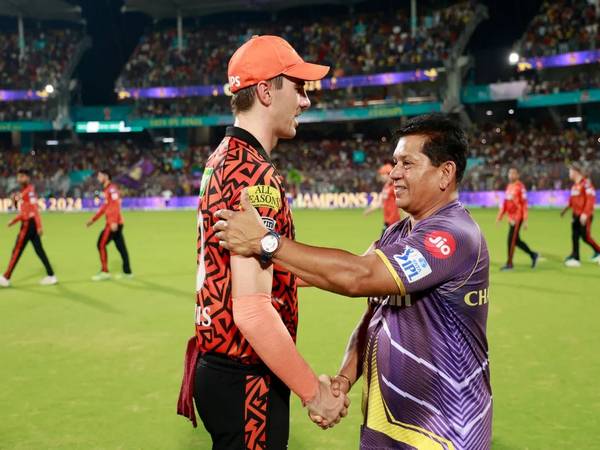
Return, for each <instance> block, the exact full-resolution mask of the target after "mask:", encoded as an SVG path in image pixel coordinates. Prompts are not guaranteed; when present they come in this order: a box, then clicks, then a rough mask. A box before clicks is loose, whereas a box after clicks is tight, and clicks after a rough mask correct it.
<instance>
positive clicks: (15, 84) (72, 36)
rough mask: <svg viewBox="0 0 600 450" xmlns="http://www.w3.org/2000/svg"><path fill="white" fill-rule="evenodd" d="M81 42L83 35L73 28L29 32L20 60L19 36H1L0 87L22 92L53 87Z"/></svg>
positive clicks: (13, 34) (9, 34)
mask: <svg viewBox="0 0 600 450" xmlns="http://www.w3.org/2000/svg"><path fill="white" fill-rule="evenodd" d="M81 39H82V32H81V31H79V30H77V29H74V28H62V29H50V28H46V27H44V28H42V27H40V28H37V29H30V28H28V29H26V31H25V52H24V55H23V58H20V51H19V36H18V33H16V32H2V33H0V55H1V57H0V86H2V88H3V89H21V90H27V89H33V90H38V89H42V88H43V87H44V86H46V85H47V84H51V85H54V86H56V85H57V84H58V82H59V81H60V80H61V77H62V76H63V74H64V71H65V69H66V67H67V65H68V62H69V61H70V60H71V58H72V56H73V55H74V54H75V49H76V47H77V45H78V43H79V42H80V41H81Z"/></svg>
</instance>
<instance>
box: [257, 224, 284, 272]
mask: <svg viewBox="0 0 600 450" xmlns="http://www.w3.org/2000/svg"><path fill="white" fill-rule="evenodd" d="M280 242H281V236H279V234H278V233H276V232H275V231H272V230H269V231H268V232H267V234H265V235H264V236H263V238H262V239H261V240H260V262H261V263H263V264H268V263H270V262H271V258H273V255H274V254H275V252H276V251H277V250H278V249H279V243H280Z"/></svg>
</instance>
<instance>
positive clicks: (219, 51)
mask: <svg viewBox="0 0 600 450" xmlns="http://www.w3.org/2000/svg"><path fill="white" fill-rule="evenodd" d="M472 17H473V8H472V5H471V2H470V1H463V2H461V3H456V4H454V5H452V6H450V7H448V8H445V9H441V10H436V11H433V12H431V13H430V14H429V15H426V16H423V17H420V19H419V27H418V30H417V33H416V36H415V37H412V35H411V29H410V14H409V12H408V11H405V10H396V11H395V12H394V13H392V14H390V13H388V12H380V13H368V14H348V15H346V16H339V15H338V16H335V17H326V16H323V17H322V18H321V19H320V20H319V21H317V22H313V23H310V24H307V23H306V21H305V20H298V19H296V20H288V21H286V23H285V25H283V24H282V23H280V22H271V23H261V24H250V23H243V22H242V23H236V28H235V29H237V30H240V31H239V33H238V34H236V33H234V32H232V30H231V29H229V28H225V27H222V26H205V25H200V24H196V25H194V26H193V27H192V28H191V29H188V28H186V29H185V30H184V46H183V47H184V48H183V51H181V52H180V51H179V49H178V45H177V31H176V29H175V28H172V27H171V28H168V27H167V28H160V27H157V28H153V29H152V30H150V31H149V32H148V33H147V34H146V35H144V37H143V38H142V39H141V41H140V43H139V45H138V47H137V48H136V50H135V51H134V54H133V55H132V57H131V58H130V60H129V62H128V63H127V64H126V66H125V69H124V71H123V73H122V75H121V77H120V80H119V81H118V82H117V85H118V86H119V87H147V86H184V85H201V84H215V83H216V84H223V83H225V82H226V79H227V77H226V73H225V70H226V67H227V61H228V59H229V57H230V56H231V54H232V53H233V51H234V50H235V49H236V48H237V47H239V45H241V44H242V43H243V42H245V41H247V40H248V39H250V37H252V35H255V34H276V35H279V36H282V37H284V38H285V39H286V40H288V41H289V42H290V43H291V44H292V45H293V46H294V48H295V49H296V50H297V51H298V53H299V54H300V55H301V56H303V57H305V58H306V60H307V61H313V62H316V63H321V64H327V65H330V66H331V67H332V71H331V75H332V76H343V75H351V74H369V73H379V72H387V71H395V70H402V69H405V68H409V67H418V66H423V65H424V64H436V63H437V64H439V63H440V62H442V61H443V60H445V59H447V57H448V53H449V51H450V49H451V48H452V46H453V44H454V43H455V42H456V41H457V39H458V37H459V36H460V34H461V32H462V30H463V29H464V27H465V24H467V23H468V22H469V21H470V20H471V18H472Z"/></svg>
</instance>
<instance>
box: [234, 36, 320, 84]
mask: <svg viewBox="0 0 600 450" xmlns="http://www.w3.org/2000/svg"><path fill="white" fill-rule="evenodd" d="M327 72H329V66H321V65H319V64H311V63H307V62H305V61H304V60H303V59H302V58H301V57H300V55H298V53H296V50H294V48H293V47H292V46H291V45H290V44H289V43H288V42H287V41H286V40H285V39H283V38H280V37H279V36H268V35H264V36H252V39H250V40H249V41H248V42H246V43H245V44H244V45H242V46H241V47H240V48H238V49H237V50H236V51H235V53H234V54H233V56H232V57H231V59H230V60H229V65H228V67H227V76H228V78H229V88H230V89H231V92H232V93H235V92H237V91H239V90H240V89H244V88H246V87H248V86H252V85H253V84H257V83H258V82H259V81H263V80H269V79H271V78H275V77H276V76H278V75H288V76H290V77H293V78H298V79H300V80H305V81H314V80H320V79H321V78H323V77H324V76H325V75H327Z"/></svg>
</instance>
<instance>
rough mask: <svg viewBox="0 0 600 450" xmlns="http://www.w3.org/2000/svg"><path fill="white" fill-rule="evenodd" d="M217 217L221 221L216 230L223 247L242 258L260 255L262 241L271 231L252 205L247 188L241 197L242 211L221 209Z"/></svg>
mask: <svg viewBox="0 0 600 450" xmlns="http://www.w3.org/2000/svg"><path fill="white" fill-rule="evenodd" d="M215 217H216V218H218V219H220V220H219V221H218V222H217V223H216V224H215V225H214V229H215V231H217V234H216V236H217V239H219V245H220V246H221V247H223V248H226V249H227V250H229V251H231V252H234V253H235V254H237V255H240V256H253V255H260V240H261V239H262V238H263V237H264V236H265V234H267V232H268V231H269V230H268V229H267V227H265V225H264V224H263V221H262V219H261V218H260V215H259V214H258V211H257V210H256V208H254V206H252V204H251V203H250V197H249V196H248V189H247V188H246V189H244V190H243V191H242V194H241V197H240V211H238V212H235V211H229V210H226V209H221V210H219V211H217V212H216V213H215Z"/></svg>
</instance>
